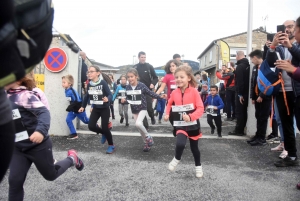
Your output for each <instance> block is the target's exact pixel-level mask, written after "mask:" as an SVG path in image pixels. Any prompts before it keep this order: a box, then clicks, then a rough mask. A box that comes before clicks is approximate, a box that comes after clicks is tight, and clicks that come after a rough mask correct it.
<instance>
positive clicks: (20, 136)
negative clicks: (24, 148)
mask: <svg viewBox="0 0 300 201" xmlns="http://www.w3.org/2000/svg"><path fill="white" fill-rule="evenodd" d="M12 115H13V120H14V123H15V129H16V134H15V142H19V141H22V140H27V139H28V138H29V135H28V132H27V131H26V128H25V127H24V125H23V122H22V119H21V114H20V111H19V110H18V109H14V110H12Z"/></svg>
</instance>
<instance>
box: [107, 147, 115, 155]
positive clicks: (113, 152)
mask: <svg viewBox="0 0 300 201" xmlns="http://www.w3.org/2000/svg"><path fill="white" fill-rule="evenodd" d="M115 150H116V146H115V148H114V150H113V151H112V152H110V153H109V152H106V154H112V153H114V152H115Z"/></svg>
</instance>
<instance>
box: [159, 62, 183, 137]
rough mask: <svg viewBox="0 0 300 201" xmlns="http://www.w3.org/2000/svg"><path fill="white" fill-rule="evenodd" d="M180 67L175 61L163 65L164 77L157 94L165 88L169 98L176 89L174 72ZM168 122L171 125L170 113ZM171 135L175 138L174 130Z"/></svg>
mask: <svg viewBox="0 0 300 201" xmlns="http://www.w3.org/2000/svg"><path fill="white" fill-rule="evenodd" d="M179 65H180V62H179V61H177V60H176V59H173V60H170V61H168V63H166V65H165V71H166V76H165V77H164V79H163V81H162V84H161V86H160V88H159V89H158V90H157V91H156V93H157V94H160V93H161V92H162V91H163V90H164V89H165V88H166V87H167V100H169V98H170V94H171V92H172V91H173V90H174V89H176V88H177V86H176V80H175V76H174V74H175V70H176V69H177V67H178V66H179ZM169 121H170V123H171V125H173V117H172V113H170V116H169ZM173 135H174V136H176V130H175V129H174V130H173Z"/></svg>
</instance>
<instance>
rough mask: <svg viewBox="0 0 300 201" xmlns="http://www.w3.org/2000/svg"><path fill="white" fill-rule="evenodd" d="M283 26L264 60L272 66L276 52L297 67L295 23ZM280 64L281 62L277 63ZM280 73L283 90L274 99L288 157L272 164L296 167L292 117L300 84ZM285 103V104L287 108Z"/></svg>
mask: <svg viewBox="0 0 300 201" xmlns="http://www.w3.org/2000/svg"><path fill="white" fill-rule="evenodd" d="M283 25H284V26H285V33H281V32H278V33H276V34H275V36H274V39H273V41H272V44H271V45H270V48H269V50H268V52H267V56H266V60H267V62H268V64H269V65H270V66H274V63H275V62H276V60H277V58H278V57H277V55H276V52H278V53H279V54H280V57H281V59H283V60H291V62H292V64H293V65H294V66H299V64H300V54H299V45H298V43H297V42H296V40H295V36H294V31H295V21H294V20H287V21H285V22H284V23H283ZM280 44H281V45H280ZM297 53H298V54H297ZM280 62H281V61H278V62H277V63H280ZM278 70H279V69H278ZM276 72H278V71H276ZM281 73H282V78H283V80H284V86H283V87H284V89H282V88H281V89H280V90H279V93H278V94H277V95H276V98H275V99H276V103H277V109H278V115H279V117H280V120H281V125H282V130H283V136H284V148H285V150H286V151H287V152H288V156H287V157H286V158H284V159H283V160H280V161H278V162H275V163H274V164H275V166H277V167H286V166H296V165H299V162H298V160H297V148H296V138H295V134H294V128H293V116H294V107H295V97H298V96H299V95H300V83H299V82H297V81H295V80H293V79H291V77H290V76H288V73H287V71H285V70H281ZM285 103H287V106H286V104H285Z"/></svg>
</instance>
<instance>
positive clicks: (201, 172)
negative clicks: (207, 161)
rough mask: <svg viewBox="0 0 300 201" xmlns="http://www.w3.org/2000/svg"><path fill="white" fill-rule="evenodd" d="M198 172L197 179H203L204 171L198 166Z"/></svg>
mask: <svg viewBox="0 0 300 201" xmlns="http://www.w3.org/2000/svg"><path fill="white" fill-rule="evenodd" d="M195 170H196V177H198V178H201V177H203V170H202V166H201V165H200V166H196V168H195Z"/></svg>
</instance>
